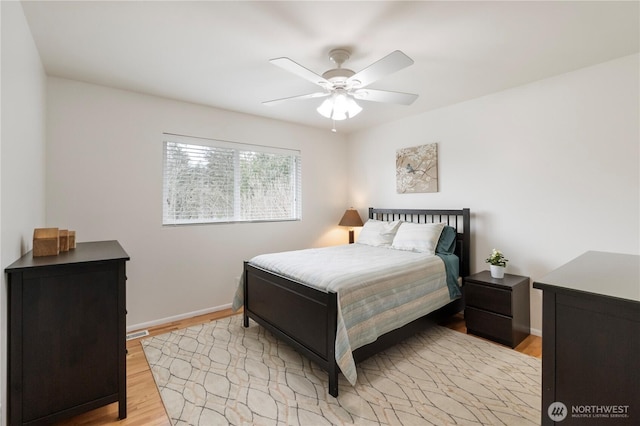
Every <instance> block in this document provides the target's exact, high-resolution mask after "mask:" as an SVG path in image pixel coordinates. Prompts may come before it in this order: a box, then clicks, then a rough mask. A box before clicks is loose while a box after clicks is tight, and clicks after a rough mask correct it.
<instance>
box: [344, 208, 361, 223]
mask: <svg viewBox="0 0 640 426" xmlns="http://www.w3.org/2000/svg"><path fill="white" fill-rule="evenodd" d="M338 225H340V226H363V225H364V224H363V223H362V219H361V218H360V215H359V214H358V211H357V210H356V209H348V210H347V211H345V212H344V215H343V216H342V219H341V220H340V223H339V224H338Z"/></svg>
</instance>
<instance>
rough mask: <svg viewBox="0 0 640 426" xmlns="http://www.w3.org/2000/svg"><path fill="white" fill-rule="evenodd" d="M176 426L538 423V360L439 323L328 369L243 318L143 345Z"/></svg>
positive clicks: (229, 319) (158, 339)
mask: <svg viewBox="0 0 640 426" xmlns="http://www.w3.org/2000/svg"><path fill="white" fill-rule="evenodd" d="M142 345H143V348H144V352H145V355H146V357H147V360H148V361H149V364H150V366H151V370H152V372H153V376H154V378H155V381H156V384H157V386H158V389H159V390H160V394H161V395H162V400H163V402H164V405H165V407H166V409H167V412H168V414H169V417H170V418H171V421H172V422H173V424H174V425H202V426H204V425H207V426H210V425H226V424H233V425H278V426H285V425H302V426H309V425H313V426H322V425H352V424H355V425H377V424H383V425H480V424H488V425H509V426H511V425H537V424H539V423H540V406H541V399H540V390H541V389H542V385H541V361H540V360H539V359H537V358H534V357H530V356H527V355H523V354H521V353H519V352H516V351H514V350H511V349H508V348H506V347H502V346H499V345H495V344H493V343H490V342H487V341H484V340H481V339H478V338H476V337H473V336H468V335H466V334H463V333H459V332H456V331H453V330H450V329H447V328H444V327H440V326H437V325H434V326H432V327H430V328H428V329H427V330H425V331H423V332H421V333H420V334H418V335H415V336H413V337H411V338H409V339H407V340H405V341H404V342H402V343H400V344H398V345H396V346H394V347H393V348H391V349H388V350H386V351H384V352H382V353H380V354H377V355H375V356H373V357H371V358H369V359H367V360H366V361H364V362H362V363H360V364H358V382H357V384H356V386H351V385H350V384H349V383H348V382H347V381H346V380H345V379H344V377H342V375H340V382H339V396H338V398H333V397H331V396H330V395H329V394H328V393H327V383H328V379H327V374H326V373H325V372H324V371H323V370H321V369H320V368H319V367H318V366H317V365H315V364H314V363H312V362H310V361H309V360H307V359H306V358H304V357H302V356H301V355H299V354H298V353H297V352H295V351H294V350H293V349H291V348H290V347H289V346H288V345H287V344H285V343H283V342H281V341H279V340H277V339H276V338H275V337H273V336H272V335H271V333H269V332H267V331H266V330H265V329H264V328H262V327H260V326H258V325H257V324H256V323H254V322H253V321H252V322H251V325H250V327H249V328H247V329H245V328H244V327H242V316H239V315H238V316H233V317H230V318H225V319H221V320H218V321H213V322H210V323H207V324H203V325H198V326H194V327H190V328H187V329H182V330H178V331H174V332H171V333H167V334H163V335H160V336H155V337H150V338H147V339H144V340H143V341H142Z"/></svg>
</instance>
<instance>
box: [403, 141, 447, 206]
mask: <svg viewBox="0 0 640 426" xmlns="http://www.w3.org/2000/svg"><path fill="white" fill-rule="evenodd" d="M396 190H397V192H398V194H409V193H414V192H438V144H437V143H430V144H427V145H420V146H414V147H411V148H402V149H398V150H397V151H396Z"/></svg>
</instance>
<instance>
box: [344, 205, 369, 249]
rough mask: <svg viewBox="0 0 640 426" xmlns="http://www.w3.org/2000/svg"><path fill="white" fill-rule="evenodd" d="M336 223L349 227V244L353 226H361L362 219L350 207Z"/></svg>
mask: <svg viewBox="0 0 640 426" xmlns="http://www.w3.org/2000/svg"><path fill="white" fill-rule="evenodd" d="M338 225H340V226H348V227H349V244H353V227H354V226H362V225H364V224H363V223H362V219H361V218H360V215H359V214H358V211H357V210H356V209H354V208H353V207H351V208H350V209H348V210H347V211H345V212H344V215H343V216H342V219H341V220H340V223H339V224H338Z"/></svg>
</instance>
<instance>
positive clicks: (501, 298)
mask: <svg viewBox="0 0 640 426" xmlns="http://www.w3.org/2000/svg"><path fill="white" fill-rule="evenodd" d="M465 297H466V305H467V306H471V307H475V308H480V309H484V310H487V311H491V312H496V313H499V314H502V315H507V316H511V291H509V290H501V289H499V288H494V287H489V286H486V285H479V284H475V283H473V282H467V284H466V286H465Z"/></svg>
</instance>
